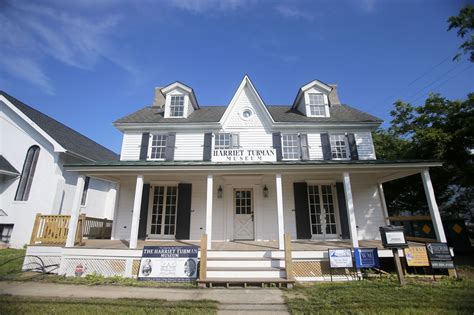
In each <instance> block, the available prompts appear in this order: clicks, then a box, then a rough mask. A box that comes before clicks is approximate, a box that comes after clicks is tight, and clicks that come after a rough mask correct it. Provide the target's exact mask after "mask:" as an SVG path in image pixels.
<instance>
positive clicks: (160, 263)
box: [138, 246, 199, 282]
mask: <svg viewBox="0 0 474 315" xmlns="http://www.w3.org/2000/svg"><path fill="white" fill-rule="evenodd" d="M198 251H199V248H198V247H196V246H145V247H144V248H143V253H142V259H141V263H140V269H139V271H138V280H143V281H162V282H191V281H194V280H196V278H197V263H198V258H197V257H198Z"/></svg>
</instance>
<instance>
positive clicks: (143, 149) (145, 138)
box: [140, 132, 150, 161]
mask: <svg viewBox="0 0 474 315" xmlns="http://www.w3.org/2000/svg"><path fill="white" fill-rule="evenodd" d="M149 141H150V133H149V132H144V133H142V144H141V145H140V161H146V160H147V155H148V142H149Z"/></svg>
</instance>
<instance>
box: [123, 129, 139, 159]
mask: <svg viewBox="0 0 474 315" xmlns="http://www.w3.org/2000/svg"><path fill="white" fill-rule="evenodd" d="M141 143H142V133H141V132H126V133H124V134H123V140H122V152H121V153H120V160H122V161H137V160H139V159H140V146H141Z"/></svg>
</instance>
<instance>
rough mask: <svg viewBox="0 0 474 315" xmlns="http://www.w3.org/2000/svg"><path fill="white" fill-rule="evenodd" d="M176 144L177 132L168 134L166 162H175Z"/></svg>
mask: <svg viewBox="0 0 474 315" xmlns="http://www.w3.org/2000/svg"><path fill="white" fill-rule="evenodd" d="M175 144H176V132H170V133H168V136H167V137H166V150H165V160H166V161H174V147H175Z"/></svg>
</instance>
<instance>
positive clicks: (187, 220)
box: [176, 184, 192, 240]
mask: <svg viewBox="0 0 474 315" xmlns="http://www.w3.org/2000/svg"><path fill="white" fill-rule="evenodd" d="M191 193H192V185H191V184H179V185H178V214H177V217H176V239H178V240H189V230H190V229H191V198H192V196H191Z"/></svg>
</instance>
